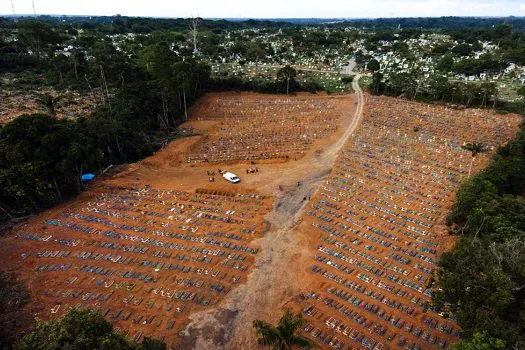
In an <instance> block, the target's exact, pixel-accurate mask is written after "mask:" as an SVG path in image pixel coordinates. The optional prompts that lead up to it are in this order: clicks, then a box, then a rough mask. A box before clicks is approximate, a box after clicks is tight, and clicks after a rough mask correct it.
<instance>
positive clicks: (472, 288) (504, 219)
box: [435, 131, 525, 348]
mask: <svg viewBox="0 0 525 350" xmlns="http://www.w3.org/2000/svg"><path fill="white" fill-rule="evenodd" d="M524 194H525V132H523V131H521V132H520V134H519V136H518V138H517V139H515V140H513V141H511V142H509V143H508V144H507V145H506V146H505V147H502V148H501V149H500V150H499V151H498V153H497V155H496V156H495V157H494V160H493V162H492V164H491V166H490V167H489V168H488V169H486V170H485V171H484V172H482V173H481V174H479V175H477V176H475V177H473V178H471V179H470V180H468V181H467V182H466V183H465V184H463V186H462V188H461V190H460V191H459V193H458V195H457V200H456V204H455V205H454V207H453V209H452V211H451V213H450V215H449V223H450V225H451V227H452V230H453V232H454V233H455V234H457V235H459V236H460V240H459V242H458V244H457V245H456V247H455V249H454V250H453V251H451V252H448V253H445V254H444V255H443V256H442V258H441V263H440V264H441V271H440V273H439V275H438V285H439V289H438V292H437V294H436V298H435V302H436V305H438V306H439V307H440V308H442V309H443V310H450V311H452V312H454V314H455V315H456V317H457V319H458V321H459V323H460V325H461V327H462V329H463V331H464V332H465V336H467V337H470V336H472V335H473V334H475V333H478V334H485V335H489V336H491V337H493V338H499V339H501V340H503V341H504V342H505V343H506V345H507V347H508V348H521V347H522V346H523V344H525V337H524V335H525V322H524V320H525V197H524Z"/></svg>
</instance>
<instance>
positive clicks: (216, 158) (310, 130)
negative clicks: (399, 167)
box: [186, 94, 348, 163]
mask: <svg viewBox="0 0 525 350" xmlns="http://www.w3.org/2000/svg"><path fill="white" fill-rule="evenodd" d="M345 103H348V99H342V98H337V97H326V96H314V95H308V96H293V97H282V96H280V97H275V96H265V95H260V94H238V95H233V96H232V95H225V94H223V95H221V94H209V95H207V96H205V97H204V98H202V99H201V101H200V102H199V104H198V105H197V106H196V107H195V108H194V109H193V110H192V113H191V116H190V119H191V120H213V121H218V122H219V123H220V124H219V126H218V127H217V128H216V130H215V132H214V134H213V135H211V136H210V139H209V140H207V141H206V142H204V143H203V144H200V145H198V146H197V147H196V148H195V149H194V150H193V151H192V152H190V154H189V155H188V156H187V158H186V161H187V162H188V163H200V162H228V161H240V160H241V161H242V160H265V159H283V160H288V159H298V158H300V157H302V156H304V154H305V153H306V152H307V151H308V150H309V148H310V147H311V145H312V143H313V142H314V141H316V140H319V139H326V138H328V137H330V136H331V135H333V134H334V133H335V132H336V130H337V129H338V127H339V126H340V125H341V123H342V122H343V111H345V110H348V108H343V104H345Z"/></svg>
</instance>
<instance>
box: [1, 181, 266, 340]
mask: <svg viewBox="0 0 525 350" xmlns="http://www.w3.org/2000/svg"><path fill="white" fill-rule="evenodd" d="M93 192H95V190H93ZM90 195H91V199H90V200H89V201H78V202H77V204H74V205H68V207H67V208H66V209H63V208H62V209H56V210H51V211H50V212H48V213H46V214H45V216H41V217H38V218H36V219H35V220H34V221H33V222H30V223H29V225H27V226H25V227H21V228H20V229H18V230H17V231H16V232H13V234H12V235H10V236H9V237H6V239H4V244H5V246H4V249H5V251H9V255H10V260H11V261H13V264H18V265H19V266H18V268H17V272H18V273H19V275H20V277H21V279H22V280H24V281H25V282H26V283H27V285H28V286H29V288H28V289H29V290H30V292H31V293H32V302H31V307H32V309H33V312H34V313H36V314H37V315H38V317H39V318H42V319H49V318H55V317H61V316H62V315H64V314H65V313H67V310H68V309H69V308H70V307H81V308H83V307H89V308H94V309H97V310H99V311H100V312H101V314H102V315H103V316H104V317H105V318H106V319H107V320H108V321H110V322H112V323H113V324H114V325H115V326H116V327H117V329H118V330H119V331H121V332H123V333H125V334H127V335H128V336H130V338H132V339H134V340H137V341H139V340H140V339H141V338H143V337H144V336H149V337H154V338H158V339H161V340H163V341H165V342H167V343H168V344H172V343H174V342H175V341H176V337H177V334H178V330H180V329H181V327H182V326H183V325H184V323H185V322H186V321H187V319H188V315H189V314H190V313H191V312H194V311H198V310H203V309H205V308H208V307H212V305H215V304H217V303H218V302H220V301H221V300H222V298H224V296H225V295H226V294H227V293H228V292H229V291H230V289H231V288H233V287H234V286H235V285H236V284H239V283H242V282H243V281H244V280H245V279H246V275H247V274H248V272H249V271H250V269H251V267H252V265H253V262H254V260H255V255H256V254H257V252H258V249H257V248H255V247H254V246H252V245H251V241H252V240H253V239H255V238H257V237H260V236H261V235H262V234H263V232H264V229H265V225H264V222H263V216H264V215H265V214H266V213H267V212H268V211H269V210H270V208H271V200H270V199H267V198H265V197H262V196H260V195H258V194H255V193H238V192H231V191H220V192H216V191H213V190H205V189H200V190H197V191H195V192H193V193H190V192H184V191H177V190H161V189H153V188H151V187H147V188H138V187H136V188H134V187H109V188H107V187H106V188H104V189H100V190H98V192H96V193H90Z"/></svg>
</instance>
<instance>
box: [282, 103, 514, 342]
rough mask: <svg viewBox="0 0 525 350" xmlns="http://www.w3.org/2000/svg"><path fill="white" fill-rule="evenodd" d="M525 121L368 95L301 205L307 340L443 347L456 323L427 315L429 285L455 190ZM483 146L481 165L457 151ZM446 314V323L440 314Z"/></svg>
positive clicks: (446, 244) (299, 302)
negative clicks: (329, 167) (352, 129)
mask: <svg viewBox="0 0 525 350" xmlns="http://www.w3.org/2000/svg"><path fill="white" fill-rule="evenodd" d="M519 123H520V118H519V117H518V116H516V115H505V116H501V115H496V114H495V113H494V112H492V111H487V110H465V111H457V110H454V109H448V108H445V107H442V106H427V105H424V104H420V103H413V102H406V101H403V100H398V99H394V98H387V97H370V98H369V100H368V101H367V111H366V112H365V116H364V119H363V123H362V125H361V127H360V128H359V129H358V131H357V132H356V133H355V135H353V136H352V138H351V139H349V141H348V142H347V144H346V145H345V146H344V148H343V150H342V151H341V153H340V156H339V158H338V160H337V161H336V164H335V166H334V169H333V171H332V173H331V175H330V176H329V177H328V179H327V180H326V182H325V184H324V185H323V186H321V188H320V189H319V191H318V192H317V194H316V196H315V197H314V198H313V199H312V204H311V205H309V207H308V208H307V209H306V215H305V218H304V220H305V222H304V224H303V225H304V226H303V229H302V231H301V232H303V234H304V235H305V239H306V240H307V241H308V244H309V251H310V253H311V255H310V257H309V259H310V263H309V264H308V267H307V268H308V271H309V275H310V277H311V279H310V282H308V283H307V284H306V285H305V287H304V290H305V293H303V294H302V295H301V296H299V297H298V298H297V299H296V301H294V302H293V303H292V305H294V306H295V307H297V308H301V310H302V312H303V314H304V315H305V317H306V319H307V320H308V325H307V326H306V327H305V328H304V333H305V334H306V335H308V336H309V337H312V338H313V339H315V341H316V342H317V343H319V344H326V346H327V347H328V346H330V347H332V348H336V349H343V348H348V347H365V348H368V349H382V348H407V349H429V348H448V346H449V344H451V343H452V342H455V341H457V340H458V334H459V329H458V326H457V325H456V324H455V322H454V318H453V315H440V314H438V313H436V312H434V311H433V310H432V308H431V304H430V302H431V296H432V288H431V286H432V280H433V274H434V272H435V270H436V264H437V263H438V261H439V257H440V255H441V253H442V252H443V251H444V250H445V249H447V248H450V246H451V245H453V243H454V242H453V239H451V238H449V237H448V236H443V232H442V231H443V230H442V227H443V225H444V222H445V217H446V215H447V213H448V211H449V209H450V208H451V206H452V204H453V202H454V193H455V192H456V191H457V190H458V188H459V185H460V183H461V181H463V180H465V179H466V178H467V176H468V174H469V173H470V172H471V167H473V168H474V171H477V170H481V169H482V168H483V167H484V166H486V165H487V163H488V161H489V159H490V156H491V154H493V153H494V150H495V147H496V146H498V145H501V144H503V143H505V142H507V141H508V140H510V139H511V138H512V137H513V136H514V135H515V134H516V132H517V130H518V125H519ZM469 142H482V143H484V144H486V145H487V146H489V148H490V150H491V151H489V152H488V153H486V154H479V155H477V156H476V157H475V158H473V157H472V154H471V152H469V151H467V150H465V149H464V148H462V147H461V146H462V145H463V144H465V143H469ZM444 316H448V317H444Z"/></svg>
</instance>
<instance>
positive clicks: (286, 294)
mask: <svg viewBox="0 0 525 350" xmlns="http://www.w3.org/2000/svg"><path fill="white" fill-rule="evenodd" d="M359 78H360V76H359V75H357V76H356V77H355V79H354V82H353V89H354V91H355V92H356V94H357V106H356V110H355V113H354V115H353V116H348V122H347V123H346V125H347V126H346V130H345V132H344V133H343V134H342V135H341V137H340V138H339V139H338V140H337V141H336V142H334V143H333V144H332V145H330V146H329V147H327V148H326V149H324V150H323V151H322V152H320V153H318V154H316V155H315V156H314V158H313V159H312V162H308V163H304V165H302V166H305V167H308V169H307V171H306V172H305V171H299V169H297V168H295V169H294V171H293V172H291V173H290V176H294V174H305V173H306V174H308V175H307V176H306V177H305V176H300V177H298V178H297V184H298V185H297V186H296V187H293V188H290V189H288V190H285V191H283V192H282V195H281V196H280V197H279V198H277V200H276V203H275V206H274V210H273V211H272V212H271V213H270V214H269V215H268V217H267V220H268V222H269V223H270V229H269V231H268V232H267V233H266V234H265V236H264V237H263V238H261V239H259V241H256V242H254V243H256V244H257V245H258V246H260V253H259V254H258V256H257V261H256V263H255V268H254V269H253V270H252V272H251V274H250V275H249V276H248V280H247V282H246V283H245V284H244V285H242V286H239V287H238V288H236V289H234V290H232V291H231V292H230V293H229V295H228V296H227V297H226V299H225V300H224V301H223V303H221V304H220V305H219V306H218V307H217V308H216V309H211V310H206V311H202V312H199V313H196V314H194V315H192V316H191V317H190V323H189V325H188V326H187V327H186V329H185V330H184V331H183V332H182V335H183V337H182V338H183V343H182V344H181V345H182V348H184V349H187V348H195V349H212V348H213V349H218V348H225V349H248V348H253V346H254V345H255V332H254V329H253V327H252V321H253V320H254V319H264V320H269V317H271V316H275V315H276V313H275V310H277V309H279V308H280V307H281V306H283V303H286V301H288V300H289V299H290V298H292V297H293V296H295V295H297V294H298V293H299V292H300V285H299V284H298V283H296V282H299V281H302V280H303V278H301V277H299V276H297V275H295V274H296V273H298V271H299V269H288V268H287V267H289V266H292V265H293V264H294V263H295V262H296V261H297V258H298V257H300V256H301V255H302V254H306V250H302V248H301V246H302V245H301V242H300V240H301V237H300V235H298V234H297V233H298V232H297V231H296V230H294V227H295V226H297V225H298V223H300V221H301V216H302V214H303V210H304V208H305V207H306V204H307V203H308V199H309V198H310V197H312V196H313V195H314V193H315V192H316V190H317V188H318V187H319V186H320V184H321V183H322V182H323V180H324V179H325V178H326V177H327V176H328V175H329V174H330V172H331V170H332V166H333V164H334V162H335V159H336V157H337V154H338V151H339V150H340V149H341V147H342V146H343V145H344V143H345V142H346V140H347V139H348V137H350V135H351V134H352V133H353V132H354V131H355V129H356V128H357V126H358V125H359V123H360V121H361V118H362V114H363V102H364V97H363V92H362V90H361V88H360V87H359V84H358V81H359ZM296 176H297V175H296ZM305 199H306V200H305ZM299 273H304V272H299ZM272 321H275V320H272Z"/></svg>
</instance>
